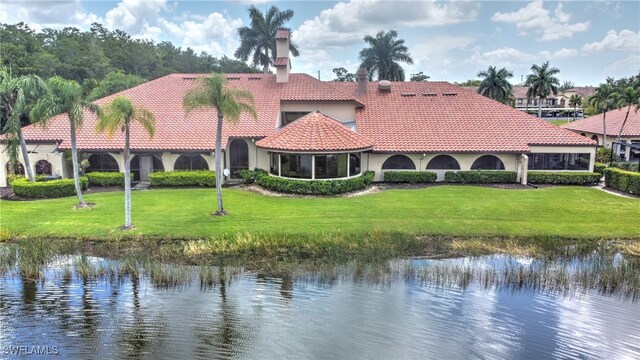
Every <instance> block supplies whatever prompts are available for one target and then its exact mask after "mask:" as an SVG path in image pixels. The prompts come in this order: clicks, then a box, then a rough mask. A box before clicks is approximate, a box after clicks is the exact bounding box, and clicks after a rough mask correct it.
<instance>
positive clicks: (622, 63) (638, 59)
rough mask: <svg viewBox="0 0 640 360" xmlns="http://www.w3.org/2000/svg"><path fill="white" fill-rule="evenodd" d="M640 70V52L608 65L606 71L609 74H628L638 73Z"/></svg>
mask: <svg viewBox="0 0 640 360" xmlns="http://www.w3.org/2000/svg"><path fill="white" fill-rule="evenodd" d="M638 70H640V54H637V53H636V54H631V55H629V56H627V57H626V58H624V59H621V60H618V61H616V62H614V63H612V64H611V65H609V66H607V67H606V68H605V69H604V71H605V72H606V73H607V74H608V76H627V75H629V74H630V73H631V74H637V73H638Z"/></svg>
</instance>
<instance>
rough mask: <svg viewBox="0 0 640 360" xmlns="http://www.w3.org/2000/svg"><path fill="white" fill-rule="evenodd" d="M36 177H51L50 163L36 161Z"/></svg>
mask: <svg viewBox="0 0 640 360" xmlns="http://www.w3.org/2000/svg"><path fill="white" fill-rule="evenodd" d="M36 175H53V173H52V169H51V163H50V162H48V161H47V160H38V161H37V162H36Z"/></svg>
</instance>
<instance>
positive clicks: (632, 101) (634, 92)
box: [616, 86, 640, 141]
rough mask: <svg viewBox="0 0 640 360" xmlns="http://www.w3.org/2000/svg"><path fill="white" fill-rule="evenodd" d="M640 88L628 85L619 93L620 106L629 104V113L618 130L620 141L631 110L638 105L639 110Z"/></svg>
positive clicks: (618, 139) (618, 103)
mask: <svg viewBox="0 0 640 360" xmlns="http://www.w3.org/2000/svg"><path fill="white" fill-rule="evenodd" d="M639 90H640V88H639V89H634V88H633V86H628V87H626V88H624V90H622V92H621V93H619V94H618V101H617V105H618V107H619V108H623V107H625V106H627V114H626V115H625V116H624V121H623V122H622V126H620V130H619V131H618V137H617V139H616V140H617V141H620V138H621V137H622V130H623V129H624V126H625V125H626V123H627V119H629V112H630V111H631V107H632V106H635V107H636V110H635V111H636V112H638V106H640V91H639Z"/></svg>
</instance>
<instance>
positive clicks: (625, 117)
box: [616, 104, 631, 141]
mask: <svg viewBox="0 0 640 360" xmlns="http://www.w3.org/2000/svg"><path fill="white" fill-rule="evenodd" d="M629 111H631V104H629V107H628V108H627V115H625V116H624V121H623V122H622V126H620V131H618V137H617V138H616V140H617V141H620V139H621V138H622V130H624V125H625V124H626V123H627V119H628V118H629Z"/></svg>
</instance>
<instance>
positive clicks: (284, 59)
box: [274, 56, 289, 67]
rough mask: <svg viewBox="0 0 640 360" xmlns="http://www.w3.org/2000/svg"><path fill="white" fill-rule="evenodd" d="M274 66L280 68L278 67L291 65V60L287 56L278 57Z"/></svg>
mask: <svg viewBox="0 0 640 360" xmlns="http://www.w3.org/2000/svg"><path fill="white" fill-rule="evenodd" d="M274 65H275V66H276V67H278V66H288V65H289V58H288V57H286V56H281V57H277V58H276V61H275V63H274Z"/></svg>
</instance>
